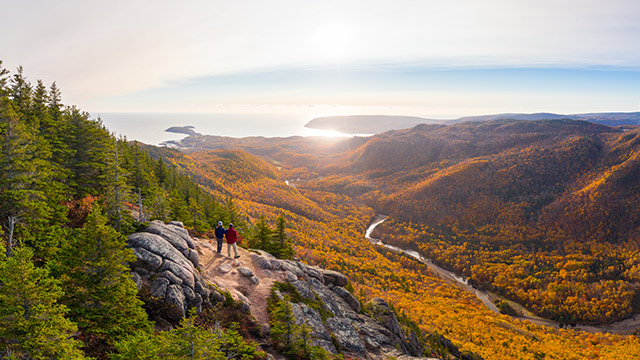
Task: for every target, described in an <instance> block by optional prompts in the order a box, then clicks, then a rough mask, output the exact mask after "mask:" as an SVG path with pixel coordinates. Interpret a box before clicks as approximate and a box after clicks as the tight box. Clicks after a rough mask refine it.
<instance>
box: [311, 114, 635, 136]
mask: <svg viewBox="0 0 640 360" xmlns="http://www.w3.org/2000/svg"><path fill="white" fill-rule="evenodd" d="M561 119H565V120H582V121H588V122H592V123H595V124H601V125H607V126H622V125H632V126H635V125H640V112H629V113H624V112H611V113H587V114H554V113H533V114H518V113H505V114H494V115H474V116H463V117H460V118H457V119H441V120H434V119H426V118H420V117H413V116H388V115H348V116H327V117H319V118H314V119H312V120H311V121H309V122H308V123H307V124H306V125H305V126H306V127H309V128H315V129H326V130H333V131H339V132H343V133H347V134H380V133H383V132H387V131H390V130H402V129H409V128H412V127H414V126H416V125H419V124H448V125H450V124H458V123H464V122H477V121H493V120H527V121H534V120H561Z"/></svg>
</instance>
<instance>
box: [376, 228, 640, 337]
mask: <svg viewBox="0 0 640 360" xmlns="http://www.w3.org/2000/svg"><path fill="white" fill-rule="evenodd" d="M386 219H387V216H384V215H378V216H377V217H376V218H375V219H374V221H373V222H372V223H371V225H369V227H368V228H367V231H366V232H365V235H364V236H365V238H366V239H367V240H369V241H370V242H371V243H373V244H375V245H379V246H384V247H386V248H387V249H390V250H392V251H395V252H397V253H401V254H406V255H408V256H410V257H412V258H414V259H416V260H418V261H420V262H421V263H423V264H424V265H426V266H427V267H428V268H429V270H431V271H432V272H433V273H434V274H436V276H438V277H439V278H441V279H445V280H447V281H448V282H449V283H451V284H453V285H455V286H457V287H459V288H461V289H463V290H465V291H467V292H469V293H470V294H473V295H475V296H476V297H477V298H478V300H480V301H481V302H482V303H483V304H484V306H486V307H487V309H489V310H491V311H493V312H495V313H497V314H500V313H501V311H500V309H498V308H497V307H496V305H495V302H496V301H506V302H508V304H509V305H510V306H511V307H512V308H513V309H514V310H515V312H516V314H515V315H512V316H513V317H514V318H516V319H520V320H526V321H530V322H532V323H534V324H536V325H543V326H551V327H554V328H560V327H561V325H560V324H559V323H558V322H556V321H552V320H549V319H544V318H541V317H539V316H536V315H535V314H533V313H531V312H530V311H529V310H527V308H525V307H524V306H522V305H521V304H518V303H517V302H514V301H511V300H509V299H506V298H504V297H502V296H499V295H497V294H495V293H492V292H486V291H483V290H480V289H477V288H475V287H473V286H472V285H470V284H469V281H467V279H465V278H461V277H460V276H458V275H456V274H454V273H453V272H451V271H448V270H445V269H443V268H441V267H440V266H438V265H436V264H434V263H433V261H431V259H428V258H425V257H424V256H422V255H420V254H419V253H418V252H417V251H415V250H407V249H402V248H399V247H396V246H393V245H389V244H386V243H384V242H383V241H382V240H381V239H374V238H372V237H371V233H373V231H374V230H375V228H376V227H377V226H378V225H380V224H382V223H383V222H384V221H385V220H386ZM571 328H572V329H575V330H581V331H587V332H593V333H596V332H608V333H612V334H634V333H636V332H637V331H638V330H639V329H640V314H636V315H634V316H632V317H631V318H628V319H624V320H620V321H617V322H614V323H610V324H595V325H580V324H577V325H574V326H571Z"/></svg>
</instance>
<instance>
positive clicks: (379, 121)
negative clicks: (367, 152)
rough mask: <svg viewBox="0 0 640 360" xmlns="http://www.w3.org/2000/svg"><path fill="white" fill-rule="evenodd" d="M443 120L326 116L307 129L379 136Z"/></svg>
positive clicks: (403, 117) (314, 121)
mask: <svg viewBox="0 0 640 360" xmlns="http://www.w3.org/2000/svg"><path fill="white" fill-rule="evenodd" d="M440 122H441V120H432V119H425V118H420V117H415V116H388V115H350V116H326V117H318V118H314V119H311V120H310V121H309V122H308V123H307V124H306V125H305V127H308V128H312V129H324V130H333V131H338V132H343V133H347V134H379V133H383V132H385V131H389V130H395V129H408V128H411V127H414V126H416V125H418V124H434V123H440Z"/></svg>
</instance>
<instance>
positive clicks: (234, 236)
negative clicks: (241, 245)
mask: <svg viewBox="0 0 640 360" xmlns="http://www.w3.org/2000/svg"><path fill="white" fill-rule="evenodd" d="M226 238H227V256H229V257H231V246H233V252H234V254H235V257H234V259H237V258H239V257H240V255H238V245H237V244H236V241H237V240H238V233H237V232H236V229H234V228H233V224H229V228H228V229H227V235H226Z"/></svg>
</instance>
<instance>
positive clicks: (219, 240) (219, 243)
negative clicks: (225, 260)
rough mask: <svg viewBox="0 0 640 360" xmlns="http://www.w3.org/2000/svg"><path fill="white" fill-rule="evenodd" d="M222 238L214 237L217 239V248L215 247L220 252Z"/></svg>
mask: <svg viewBox="0 0 640 360" xmlns="http://www.w3.org/2000/svg"><path fill="white" fill-rule="evenodd" d="M222 240H223V239H216V241H218V248H217V249H218V252H221V251H222Z"/></svg>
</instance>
